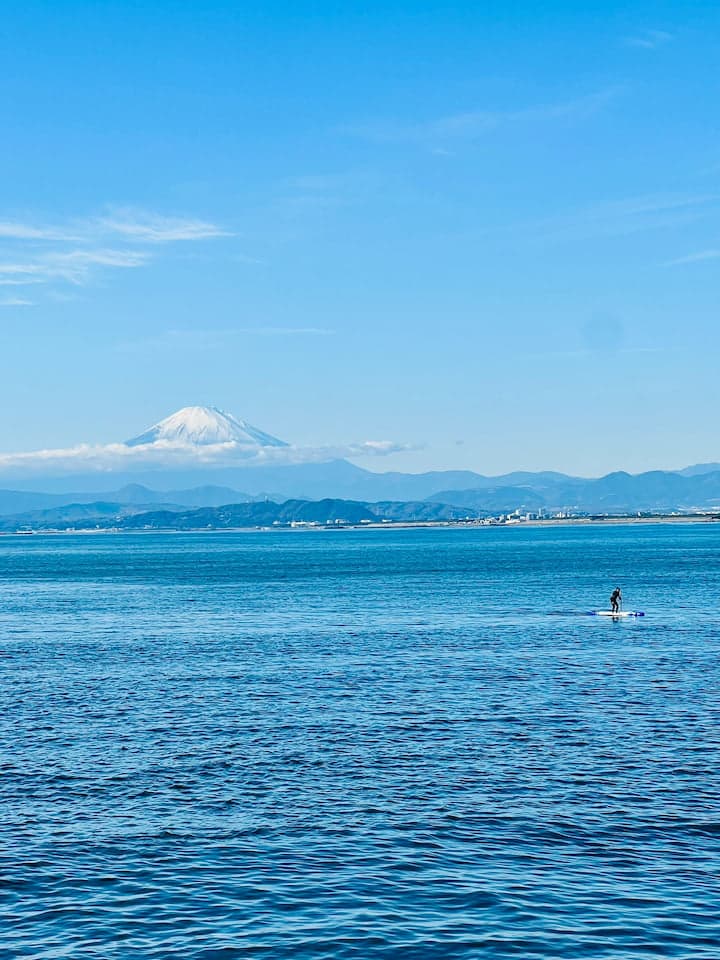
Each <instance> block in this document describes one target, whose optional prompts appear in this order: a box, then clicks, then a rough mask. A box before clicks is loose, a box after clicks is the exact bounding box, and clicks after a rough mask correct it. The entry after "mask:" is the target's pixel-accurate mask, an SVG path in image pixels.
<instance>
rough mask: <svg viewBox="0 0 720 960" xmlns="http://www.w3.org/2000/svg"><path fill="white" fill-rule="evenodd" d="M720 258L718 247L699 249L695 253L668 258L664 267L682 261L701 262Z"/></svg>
mask: <svg viewBox="0 0 720 960" xmlns="http://www.w3.org/2000/svg"><path fill="white" fill-rule="evenodd" d="M718 258H720V249H713V250H700V251H698V252H697V253H689V254H688V255H687V256H685V257H676V258H675V259H674V260H668V261H667V262H666V264H665V266H666V267H677V266H680V265H681V264H683V263H701V262H702V261H703V260H717V259H718Z"/></svg>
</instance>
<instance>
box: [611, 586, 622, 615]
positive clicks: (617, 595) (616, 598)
mask: <svg viewBox="0 0 720 960" xmlns="http://www.w3.org/2000/svg"><path fill="white" fill-rule="evenodd" d="M621 603H622V593H621V592H620V587H615V589H614V590H613V592H612V594H611V595H610V609H611V610H612V612H613V613H620V604H621Z"/></svg>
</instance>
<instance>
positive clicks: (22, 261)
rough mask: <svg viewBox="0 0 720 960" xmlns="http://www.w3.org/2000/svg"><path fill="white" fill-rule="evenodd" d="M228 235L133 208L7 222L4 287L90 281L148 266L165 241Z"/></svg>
mask: <svg viewBox="0 0 720 960" xmlns="http://www.w3.org/2000/svg"><path fill="white" fill-rule="evenodd" d="M227 236H231V234H230V233H229V232H228V231H226V230H224V229H222V228H221V227H219V226H218V225H217V224H214V223H210V222H208V221H206V220H198V219H194V218H188V217H169V216H164V215H161V214H157V213H153V212H150V211H144V210H135V209H119V210H113V211H111V212H110V213H108V214H106V215H104V216H99V217H87V218H84V219H75V220H71V221H69V222H68V223H67V224H65V225H55V224H38V223H31V222H25V221H21V220H3V221H0V286H22V285H25V284H51V283H54V284H58V283H71V284H75V285H81V284H86V283H89V282H90V281H91V279H92V277H93V276H94V274H95V273H96V271H98V270H103V269H118V268H120V269H127V268H132V267H142V266H145V265H146V264H148V263H149V262H150V261H151V260H152V259H154V258H155V257H156V256H157V253H156V251H157V248H158V247H159V246H161V245H164V244H175V243H180V242H197V241H203V240H210V239H216V238H219V237H227ZM131 244H132V246H130V245H131ZM138 248H140V249H138Z"/></svg>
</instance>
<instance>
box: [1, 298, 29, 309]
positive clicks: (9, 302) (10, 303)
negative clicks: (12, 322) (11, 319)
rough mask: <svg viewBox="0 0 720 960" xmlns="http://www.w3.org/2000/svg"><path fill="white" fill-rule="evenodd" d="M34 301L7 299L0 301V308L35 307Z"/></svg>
mask: <svg viewBox="0 0 720 960" xmlns="http://www.w3.org/2000/svg"><path fill="white" fill-rule="evenodd" d="M34 306H35V301H34V300H26V299H25V298H24V297H5V299H3V300H0V307H34Z"/></svg>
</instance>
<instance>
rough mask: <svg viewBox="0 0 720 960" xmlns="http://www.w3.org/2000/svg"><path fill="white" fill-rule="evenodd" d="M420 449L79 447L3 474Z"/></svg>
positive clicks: (18, 459)
mask: <svg viewBox="0 0 720 960" xmlns="http://www.w3.org/2000/svg"><path fill="white" fill-rule="evenodd" d="M413 449H416V448H415V447H413V446H412V445H410V444H405V443H397V442H395V441H392V440H365V441H361V442H357V443H348V444H339V445H334V446H321V447H295V446H288V447H258V446H251V445H244V444H240V443H237V442H229V443H217V444H207V445H203V446H198V445H190V444H183V443H176V442H169V441H156V442H155V443H150V444H144V445H141V446H137V447H129V446H126V445H125V444H124V443H109V444H96V445H92V444H78V445H77V446H74V447H65V448H58V449H47V450H34V451H31V452H28V453H5V454H0V473H4V474H17V473H21V474H27V473H33V474H41V475H42V474H44V475H53V474H58V473H73V472H75V471H77V470H82V471H91V472H98V473H108V472H113V471H115V470H132V469H133V468H136V467H137V468H143V469H162V468H166V467H179V466H183V467H204V466H215V467H218V466H222V467H232V466H247V467H252V466H283V465H291V464H298V463H322V462H326V461H328V460H334V459H339V458H343V457H364V456H378V457H382V456H388V455H390V454H392V453H398V452H401V451H408V450H413Z"/></svg>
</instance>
